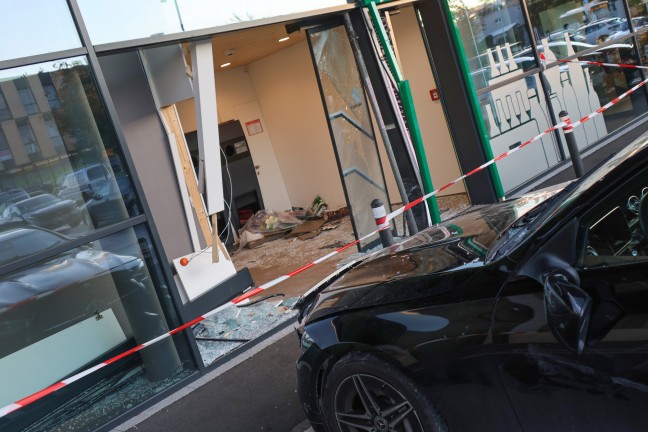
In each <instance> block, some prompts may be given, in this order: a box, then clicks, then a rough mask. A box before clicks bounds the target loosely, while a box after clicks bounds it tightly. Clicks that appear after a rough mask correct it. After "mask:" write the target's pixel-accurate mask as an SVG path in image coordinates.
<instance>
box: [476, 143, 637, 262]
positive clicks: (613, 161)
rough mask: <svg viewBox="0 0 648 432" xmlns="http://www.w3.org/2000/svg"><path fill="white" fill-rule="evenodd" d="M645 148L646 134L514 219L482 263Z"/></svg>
mask: <svg viewBox="0 0 648 432" xmlns="http://www.w3.org/2000/svg"><path fill="white" fill-rule="evenodd" d="M647 146H648V133H646V134H644V135H642V136H641V137H640V138H638V139H637V140H636V141H635V142H634V143H633V144H630V145H628V146H627V147H626V148H624V149H623V150H621V151H619V152H618V153H617V154H616V155H614V156H613V157H611V158H610V159H608V160H607V161H605V162H603V163H602V164H601V165H599V167H598V168H597V169H595V170H594V171H591V172H590V173H588V174H587V175H586V176H585V177H583V178H582V179H580V180H579V181H574V182H573V183H571V184H570V185H569V186H567V187H566V188H565V189H564V190H563V191H562V192H560V193H558V194H556V195H554V196H553V197H551V198H549V199H548V200H547V201H545V202H543V203H541V204H540V205H538V206H537V207H535V208H533V209H532V210H531V211H529V212H528V213H527V214H525V215H524V216H522V217H521V218H520V219H518V220H516V221H515V222H514V223H513V224H511V226H509V228H507V229H506V230H505V231H504V232H502V234H501V235H500V236H499V237H498V239H497V240H496V241H495V242H494V243H493V244H492V245H491V247H490V249H489V250H488V253H487V254H486V262H491V261H494V260H496V259H498V258H499V257H502V256H504V255H506V254H508V253H509V252H510V251H512V250H513V249H515V248H516V247H517V246H518V245H520V244H521V243H522V242H523V240H525V239H527V238H528V237H529V235H530V234H532V233H534V232H536V231H537V230H539V229H540V228H541V227H543V226H544V225H545V224H546V223H548V222H549V221H551V220H552V219H555V218H556V217H557V216H558V215H559V214H560V213H562V212H564V211H566V210H567V209H569V208H570V207H571V204H572V203H573V202H574V201H576V200H577V199H578V198H579V197H580V196H581V195H582V194H583V193H585V192H586V191H587V190H589V189H590V188H591V187H592V186H594V185H595V184H597V183H598V182H600V181H603V180H604V179H605V177H606V176H607V175H608V174H610V172H612V171H613V170H614V169H615V168H616V167H617V166H619V165H620V164H621V163H623V162H624V161H625V160H627V159H628V158H630V157H632V156H633V155H634V154H636V153H637V152H639V151H640V150H642V149H643V148H645V147H647Z"/></svg>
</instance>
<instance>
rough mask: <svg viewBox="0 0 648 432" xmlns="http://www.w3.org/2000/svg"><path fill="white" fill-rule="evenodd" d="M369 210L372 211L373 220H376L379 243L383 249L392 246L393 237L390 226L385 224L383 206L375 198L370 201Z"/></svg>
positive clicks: (385, 216)
mask: <svg viewBox="0 0 648 432" xmlns="http://www.w3.org/2000/svg"><path fill="white" fill-rule="evenodd" d="M371 210H372V211H373V215H374V218H375V219H376V227H377V228H378V234H380V242H381V243H382V245H383V247H387V246H391V245H393V244H394V237H393V236H392V232H391V226H390V225H389V222H387V212H386V211H385V205H384V204H383V202H382V201H381V200H379V199H378V198H376V199H375V200H373V201H371Z"/></svg>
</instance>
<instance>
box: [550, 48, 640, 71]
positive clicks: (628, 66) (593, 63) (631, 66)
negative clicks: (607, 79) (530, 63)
mask: <svg viewBox="0 0 648 432" xmlns="http://www.w3.org/2000/svg"><path fill="white" fill-rule="evenodd" d="M539 57H540V61H541V62H543V63H546V62H547V58H546V57H545V55H544V53H542V52H541V53H539ZM554 61H556V62H558V63H574V64H582V65H590V66H605V67H617V68H623V69H648V66H637V65H635V64H630V63H605V62H597V61H587V60H561V59H555V60H554Z"/></svg>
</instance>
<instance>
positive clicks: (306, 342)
mask: <svg viewBox="0 0 648 432" xmlns="http://www.w3.org/2000/svg"><path fill="white" fill-rule="evenodd" d="M314 343H315V341H314V340H313V338H312V337H310V335H309V334H308V333H306V332H304V333H303V334H302V337H301V341H300V345H301V349H302V352H305V351H306V350H307V349H308V348H310V347H311V345H313V344H314Z"/></svg>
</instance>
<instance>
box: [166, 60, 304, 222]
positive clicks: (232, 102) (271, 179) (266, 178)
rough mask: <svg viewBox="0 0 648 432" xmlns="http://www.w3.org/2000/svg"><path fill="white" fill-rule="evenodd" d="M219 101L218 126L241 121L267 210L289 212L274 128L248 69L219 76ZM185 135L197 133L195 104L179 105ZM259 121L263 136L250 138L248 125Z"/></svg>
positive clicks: (289, 201) (257, 135)
mask: <svg viewBox="0 0 648 432" xmlns="http://www.w3.org/2000/svg"><path fill="white" fill-rule="evenodd" d="M215 78H216V99H217V103H218V122H219V123H222V122H226V121H229V120H238V121H240V122H241V126H242V127H243V131H244V132H245V135H246V139H247V141H248V145H249V148H250V153H251V154H252V159H253V161H254V164H255V166H258V167H259V168H258V169H257V170H256V172H257V177H258V181H259V187H260V189H261V194H262V195H263V202H264V204H265V207H266V208H270V209H275V210H289V209H290V208H291V207H292V206H293V205H296V204H293V203H292V201H291V199H290V196H289V194H288V191H287V188H286V182H285V181H284V174H283V171H282V168H280V166H279V163H278V162H277V156H276V146H275V145H274V142H273V138H271V132H270V131H271V130H272V127H270V126H269V124H268V123H267V121H266V119H265V118H264V113H263V111H262V110H261V109H260V108H258V101H257V95H256V93H255V91H254V86H253V85H252V81H251V79H250V75H249V73H248V68H247V66H243V67H238V68H232V69H227V70H223V71H218V72H216V77H215ZM176 107H177V109H178V114H179V116H180V121H181V122H182V127H183V130H184V132H185V133H186V132H192V131H194V130H196V113H195V107H194V100H193V99H189V100H186V101H183V102H181V103H179V104H177V105H176ZM255 120H259V121H260V122H261V126H262V132H261V133H258V134H254V135H249V133H248V130H247V128H246V127H245V123H246V122H249V121H255Z"/></svg>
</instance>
